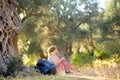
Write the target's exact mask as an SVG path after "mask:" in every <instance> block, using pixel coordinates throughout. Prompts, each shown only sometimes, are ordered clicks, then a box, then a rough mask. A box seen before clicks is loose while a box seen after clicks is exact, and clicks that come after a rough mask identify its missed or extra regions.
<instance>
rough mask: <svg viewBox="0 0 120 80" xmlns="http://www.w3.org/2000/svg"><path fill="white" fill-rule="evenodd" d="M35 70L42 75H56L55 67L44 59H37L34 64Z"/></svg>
mask: <svg viewBox="0 0 120 80" xmlns="http://www.w3.org/2000/svg"><path fill="white" fill-rule="evenodd" d="M36 67H37V69H38V70H39V72H40V73H42V74H53V75H54V74H56V67H55V65H54V64H52V63H51V62H49V61H48V60H45V59H39V60H38V62H37V64H36Z"/></svg>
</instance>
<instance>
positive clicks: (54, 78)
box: [0, 75, 90, 80]
mask: <svg viewBox="0 0 120 80" xmlns="http://www.w3.org/2000/svg"><path fill="white" fill-rule="evenodd" d="M0 80H90V79H85V78H79V77H73V76H61V75H51V76H48V75H39V76H29V77H16V78H0Z"/></svg>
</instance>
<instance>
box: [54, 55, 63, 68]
mask: <svg viewBox="0 0 120 80" xmlns="http://www.w3.org/2000/svg"><path fill="white" fill-rule="evenodd" d="M63 60H65V58H64V57H62V58H60V60H59V61H54V62H53V64H54V65H55V66H57V65H59V64H60V63H61V62H62V61H63Z"/></svg>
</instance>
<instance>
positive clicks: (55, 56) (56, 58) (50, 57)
mask: <svg viewBox="0 0 120 80" xmlns="http://www.w3.org/2000/svg"><path fill="white" fill-rule="evenodd" d="M48 60H49V61H50V62H53V63H58V61H60V58H59V57H58V56H57V55H50V56H49V57H48Z"/></svg>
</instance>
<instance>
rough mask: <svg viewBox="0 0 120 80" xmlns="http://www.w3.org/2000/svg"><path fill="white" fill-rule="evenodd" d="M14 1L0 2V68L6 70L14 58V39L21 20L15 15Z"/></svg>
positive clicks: (3, 0) (15, 3)
mask: <svg viewBox="0 0 120 80" xmlns="http://www.w3.org/2000/svg"><path fill="white" fill-rule="evenodd" d="M17 5H18V4H17V2H16V0H0V68H2V69H3V70H4V71H6V70H7V65H6V63H7V62H8V61H9V59H10V58H11V57H13V56H15V53H16V50H15V47H14V45H15V44H16V42H15V43H14V44H13V41H14V39H13V38H14V37H15V36H16V35H17V34H18V32H19V31H20V28H21V20H20V17H19V15H18V14H17V11H16V7H17Z"/></svg>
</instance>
